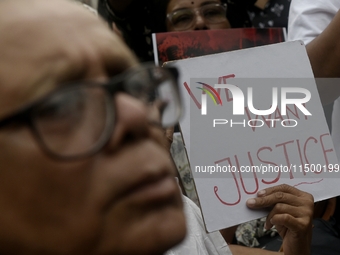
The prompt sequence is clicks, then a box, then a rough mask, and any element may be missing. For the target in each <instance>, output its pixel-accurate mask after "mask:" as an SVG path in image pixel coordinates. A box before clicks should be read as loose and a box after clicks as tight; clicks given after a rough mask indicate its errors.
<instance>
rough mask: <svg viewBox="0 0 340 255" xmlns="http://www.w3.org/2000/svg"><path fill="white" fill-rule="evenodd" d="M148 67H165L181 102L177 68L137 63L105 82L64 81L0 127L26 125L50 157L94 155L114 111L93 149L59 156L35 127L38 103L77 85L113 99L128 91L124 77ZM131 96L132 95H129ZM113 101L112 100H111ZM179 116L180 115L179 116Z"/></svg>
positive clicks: (0, 122) (103, 140) (111, 125)
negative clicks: (103, 90) (95, 90)
mask: <svg viewBox="0 0 340 255" xmlns="http://www.w3.org/2000/svg"><path fill="white" fill-rule="evenodd" d="M148 68H155V69H156V68H162V69H165V70H167V71H168V72H169V74H170V78H172V79H173V84H174V85H175V86H174V88H175V92H176V94H177V95H178V98H179V100H180V102H181V96H180V92H179V86H178V82H177V81H178V76H179V73H178V70H177V68H176V67H165V68H164V67H157V66H155V65H153V64H150V63H147V64H143V65H139V66H138V67H133V68H130V69H128V70H127V71H125V72H123V73H121V74H118V75H116V76H114V77H113V78H111V79H110V80H109V81H107V82H103V83H101V82H94V81H78V82H68V83H64V84H62V85H60V87H58V88H56V89H54V90H52V91H51V92H49V93H48V94H46V95H45V96H43V97H42V98H40V99H37V100H35V101H33V102H31V103H28V104H27V105H25V106H23V107H21V108H19V109H18V110H16V111H15V112H14V113H12V114H9V115H8V116H7V117H4V118H3V119H1V120H0V129H3V128H5V127H6V126H8V125H11V124H15V125H27V126H28V127H29V128H30V130H31V131H32V133H33V135H34V136H35V138H36V140H37V142H38V144H39V146H40V147H41V148H42V149H43V151H44V152H45V153H47V154H48V155H49V156H50V157H52V158H54V159H57V160H77V159H80V158H86V157H89V156H91V155H94V154H96V153H98V152H99V151H100V150H101V149H102V148H103V147H104V146H105V145H106V144H107V143H108V141H109V138H110V137H111V135H112V132H113V130H114V125H115V116H116V113H114V112H111V114H113V115H114V117H112V121H111V123H108V124H107V125H108V126H107V127H105V129H104V130H103V132H105V130H106V129H109V130H111V132H107V135H106V136H104V137H102V138H100V140H99V141H98V142H97V144H96V146H94V148H93V149H91V150H90V151H89V152H86V153H83V154H80V155H76V156H61V155H58V154H56V153H54V152H53V151H51V149H49V148H48V146H46V144H45V142H44V141H43V139H42V137H41V135H40V134H39V131H38V130H37V128H36V127H35V125H34V123H33V122H34V121H33V118H34V112H35V111H36V110H37V109H38V108H39V107H40V105H42V104H43V103H44V102H46V101H47V100H48V99H49V98H50V97H52V96H54V94H56V93H57V92H61V91H64V90H69V89H70V88H74V87H77V86H80V87H83V86H88V87H91V86H92V87H101V88H103V89H105V90H106V91H107V92H108V93H109V94H110V96H111V98H112V99H113V96H114V95H115V94H116V93H118V92H124V93H127V94H129V93H128V90H127V89H126V88H125V80H126V78H127V77H128V76H129V75H131V74H133V73H135V72H138V71H139V70H143V69H148ZM131 96H133V95H131ZM113 103H114V102H113ZM180 108H182V106H180ZM109 109H110V111H112V110H114V111H115V110H116V107H115V106H112V107H111V108H109ZM179 118H180V116H179ZM150 125H153V126H158V127H159V128H163V127H162V125H161V124H160V123H156V122H150Z"/></svg>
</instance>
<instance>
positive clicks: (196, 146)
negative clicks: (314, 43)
mask: <svg viewBox="0 0 340 255" xmlns="http://www.w3.org/2000/svg"><path fill="white" fill-rule="evenodd" d="M166 65H171V66H176V67H178V68H179V70H180V74H181V77H180V87H181V92H182V95H183V101H184V104H185V114H184V117H183V119H182V121H181V123H180V126H181V130H182V133H183V138H184V142H185V144H186V149H187V153H188V157H189V161H190V165H191V170H192V173H193V176H194V179H195V185H196V188H197V192H198V196H199V200H200V203H201V207H202V212H203V217H204V220H205V224H206V228H207V231H209V232H211V231H215V230H218V229H222V228H226V227H229V226H233V225H236V224H239V223H242V222H246V221H248V220H251V219H255V218H259V217H262V216H264V215H266V212H264V211H252V210H249V209H248V208H247V207H246V205H245V202H246V200H247V199H248V198H250V197H254V196H256V192H257V191H259V190H261V189H263V188H266V187H269V186H274V185H278V184H281V183H288V184H290V185H292V186H296V187H297V188H299V189H302V190H305V191H307V192H310V193H312V194H313V195H314V198H315V200H316V201H318V200H323V199H326V198H329V197H334V196H336V195H339V194H340V185H338V183H339V180H338V179H337V176H338V175H339V173H338V171H339V166H338V160H337V158H336V154H335V152H334V148H333V143H332V140H331V137H330V134H329V130H328V127H327V124H326V120H325V117H324V113H323V109H322V106H321V103H320V99H319V95H318V92H317V88H316V84H315V81H314V79H313V73H312V70H311V66H310V63H309V60H308V56H307V53H306V50H305V46H304V45H303V43H301V42H300V41H297V42H287V43H280V44H274V45H269V46H263V47H256V48H252V49H245V50H239V51H233V52H227V53H220V54H214V55H208V56H204V57H197V58H191V59H185V60H179V61H173V62H169V63H167V64H166ZM203 84H205V85H209V86H210V87H209V86H203ZM216 84H222V86H221V87H222V89H218V86H217V85H216ZM227 84H229V85H230V84H231V85H235V86H236V87H237V88H238V89H239V90H240V91H241V93H239V96H240V97H239V98H238V99H237V100H236V92H233V93H231V92H230V91H228V90H225V89H224V88H225V85H227ZM249 88H252V91H249ZM274 88H276V89H274ZM292 88H299V90H296V91H295V92H294V91H293V90H294V89H292ZM203 91H205V92H203ZM225 91H227V92H228V93H225ZM214 92H217V93H218V94H219V96H217V95H215V94H214ZM309 92H310V96H311V98H310V99H308V93H309ZM251 93H252V96H251ZM202 94H203V96H202ZM242 95H243V96H244V101H243V104H244V105H243V108H244V109H243V110H244V112H243V114H242V107H241V106H242V100H241V99H242V97H241V96H242ZM249 98H252V99H253V100H252V102H249ZM275 98H277V102H275ZM284 98H288V99H298V100H300V102H303V100H305V101H306V103H303V104H300V105H299V103H298V101H297V100H293V101H287V102H285V100H284ZM236 101H237V102H239V103H240V104H239V105H238V106H237V105H236ZM282 102H283V103H287V105H286V106H285V105H282ZM221 104H222V105H221ZM240 105H241V106H240ZM252 105H254V109H252V108H251V106H252ZM273 105H274V106H273ZM272 107H273V108H272ZM202 108H204V109H205V110H202ZM236 109H238V110H239V111H241V113H238V114H236V113H235V112H234V111H235V110H236ZM256 109H257V110H259V111H260V112H259V114H256ZM271 109H274V110H273V111H271ZM261 110H262V111H263V110H268V111H267V113H266V114H264V115H263V116H261V115H260V114H262V113H264V112H261ZM285 110H286V114H284V111H285ZM204 111H206V114H204V113H205V112H204ZM254 112H255V114H254ZM307 112H309V113H310V114H311V115H308V113H307ZM214 124H215V127H214ZM261 125H262V126H261ZM319 170H320V173H319V172H318V173H316V171H319ZM312 171H313V172H312ZM331 171H332V172H331ZM269 172H271V173H270V174H269Z"/></svg>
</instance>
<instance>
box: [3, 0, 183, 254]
mask: <svg viewBox="0 0 340 255" xmlns="http://www.w3.org/2000/svg"><path fill="white" fill-rule="evenodd" d="M0 34H1V36H0V49H1V50H0V52H1V53H0V55H1V57H0V148H1V153H0V166H1V167H0V169H1V171H0V182H1V184H0V211H1V212H0V226H1V227H0V228H1V230H0V243H1V244H0V254H82V255H85V254H154V253H162V252H163V251H165V250H167V249H169V248H170V247H171V246H173V245H175V244H176V243H178V242H179V241H181V240H182V239H183V237H184V235H185V231H186V230H185V221H184V214H183V210H182V201H181V196H180V192H179V190H178V186H177V183H176V182H175V179H174V178H173V176H174V169H173V166H172V165H171V162H170V161H169V160H168V154H167V152H166V151H165V150H164V149H163V145H162V139H163V132H162V129H160V128H159V127H158V125H149V122H153V123H154V122H156V121H157V118H155V115H156V114H155V109H156V108H157V104H158V105H160V103H162V100H160V97H159V96H156V97H154V98H152V99H150V100H149V101H152V102H153V103H154V104H153V108H152V109H150V107H147V106H146V104H144V103H143V102H142V100H144V99H148V98H147V97H146V95H147V94H146V93H147V92H148V91H150V90H151V89H153V88H154V87H153V86H158V85H160V84H161V83H162V82H164V81H165V82H168V83H167V84H168V86H169V87H168V88H167V87H165V88H164V89H167V91H168V92H169V91H170V90H171V89H172V86H175V85H176V83H175V82H174V79H173V77H172V74H171V73H170V72H169V71H167V70H163V69H156V68H154V67H148V66H146V67H143V66H141V67H139V68H136V70H133V71H132V70H131V71H130V73H128V74H121V75H120V76H118V77H115V79H113V80H110V81H109V79H108V78H109V77H112V76H115V75H117V74H120V73H121V72H123V71H124V70H125V69H128V68H131V67H133V66H136V65H137V62H136V60H135V57H134V56H132V54H131V53H130V52H129V51H128V50H127V48H126V47H125V46H124V45H123V44H122V42H120V40H119V38H117V37H115V36H113V35H112V33H111V32H110V30H109V29H107V28H106V25H105V24H104V22H102V21H101V20H99V19H98V18H97V17H96V16H95V15H93V14H91V13H90V12H88V11H87V10H85V9H83V8H82V7H78V5H76V4H73V3H70V2H68V1H63V0H49V1H45V0H30V1H23V0H7V1H6V0H5V1H0ZM113 46H114V47H113ZM150 80H152V81H153V85H150V84H151V83H150ZM108 81H109V82H108ZM66 83H67V84H66ZM175 91H176V87H174V88H173V92H174V93H175ZM122 92H126V93H122ZM128 94H130V95H132V96H129V95H128ZM163 112H164V111H163ZM165 112H166V111H165ZM168 115H171V113H170V112H169V111H168ZM166 117H169V116H166ZM175 117H176V118H177V116H175ZM163 119H164V118H163ZM165 120H169V121H171V119H165Z"/></svg>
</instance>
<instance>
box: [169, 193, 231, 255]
mask: <svg viewBox="0 0 340 255" xmlns="http://www.w3.org/2000/svg"><path fill="white" fill-rule="evenodd" d="M183 204H184V212H185V216H186V220H187V231H188V233H187V236H186V238H185V239H184V241H183V242H182V243H180V244H179V245H177V246H176V247H174V248H172V249H171V250H169V251H168V252H167V253H166V254H165V255H232V254H231V251H230V249H229V247H228V244H227V243H226V242H225V240H224V239H223V237H222V235H221V234H220V232H219V231H216V232H213V233H206V231H205V228H204V223H203V219H202V215H201V211H200V209H199V208H198V206H197V205H196V204H195V203H194V202H192V201H191V200H190V199H189V198H187V197H185V196H183Z"/></svg>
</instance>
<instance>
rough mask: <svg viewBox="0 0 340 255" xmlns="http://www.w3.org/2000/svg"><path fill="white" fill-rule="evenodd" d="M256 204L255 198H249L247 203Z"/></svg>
mask: <svg viewBox="0 0 340 255" xmlns="http://www.w3.org/2000/svg"><path fill="white" fill-rule="evenodd" d="M254 204H256V200H255V199H254V198H250V199H248V200H247V205H254Z"/></svg>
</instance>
